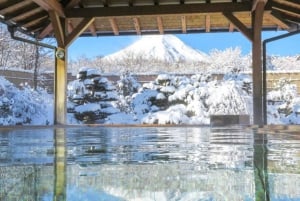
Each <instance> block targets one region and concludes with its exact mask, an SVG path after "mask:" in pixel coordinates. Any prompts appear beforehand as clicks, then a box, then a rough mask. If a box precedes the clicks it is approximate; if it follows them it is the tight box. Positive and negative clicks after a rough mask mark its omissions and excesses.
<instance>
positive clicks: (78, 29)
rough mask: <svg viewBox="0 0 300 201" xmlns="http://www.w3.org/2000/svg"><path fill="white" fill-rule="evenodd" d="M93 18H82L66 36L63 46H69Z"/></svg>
mask: <svg viewBox="0 0 300 201" xmlns="http://www.w3.org/2000/svg"><path fill="white" fill-rule="evenodd" d="M94 20H95V18H87V19H83V20H82V21H81V22H80V23H79V24H78V25H77V26H76V27H75V29H74V30H73V31H72V32H71V33H70V34H69V35H68V36H67V37H66V43H65V47H67V46H69V45H70V44H71V43H72V42H73V41H74V40H75V39H76V38H77V37H78V36H79V35H80V34H82V32H84V31H85V30H86V29H87V28H88V27H89V26H90V25H91V24H92V23H93V22H94Z"/></svg>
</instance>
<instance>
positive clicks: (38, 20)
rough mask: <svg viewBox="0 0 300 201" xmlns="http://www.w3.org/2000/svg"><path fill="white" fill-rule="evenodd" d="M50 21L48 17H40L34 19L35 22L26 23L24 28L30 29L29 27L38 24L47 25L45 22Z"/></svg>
mask: <svg viewBox="0 0 300 201" xmlns="http://www.w3.org/2000/svg"><path fill="white" fill-rule="evenodd" d="M48 21H49V20H48V17H47V16H43V17H40V18H36V19H34V20H32V21H30V22H28V23H26V24H23V25H22V27H26V28H29V27H31V26H34V25H37V24H45V22H48ZM20 26H21V25H20Z"/></svg>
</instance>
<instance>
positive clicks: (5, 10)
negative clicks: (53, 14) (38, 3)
mask: <svg viewBox="0 0 300 201" xmlns="http://www.w3.org/2000/svg"><path fill="white" fill-rule="evenodd" d="M30 4H32V1H31V0H25V1H21V2H18V3H15V4H13V5H10V6H8V7H3V8H1V9H0V13H1V14H2V15H5V14H6V13H10V12H15V11H16V10H18V9H21V8H23V7H25V6H28V5H30ZM31 6H32V5H31Z"/></svg>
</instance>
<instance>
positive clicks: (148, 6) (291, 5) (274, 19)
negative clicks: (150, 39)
mask: <svg viewBox="0 0 300 201" xmlns="http://www.w3.org/2000/svg"><path fill="white" fill-rule="evenodd" d="M255 1H258V0H253V1H252V0H0V21H1V22H3V23H5V24H7V25H8V26H10V27H12V28H15V29H16V30H18V31H21V32H23V33H25V34H27V35H30V36H32V37H35V38H39V39H42V38H45V37H52V36H53V34H54V33H53V30H54V28H53V27H55V20H53V18H56V17H57V18H59V19H65V20H63V21H64V23H65V25H66V27H67V29H68V31H69V33H71V32H72V30H73V29H76V27H78V26H80V27H81V28H82V27H84V26H85V25H86V27H84V31H83V32H82V33H80V34H81V35H80V36H110V35H134V34H137V35H140V34H167V33H196V32H232V31H242V30H250V29H251V26H252V20H251V16H252V15H251V14H252V8H253V6H254V4H255ZM264 1H267V0H264ZM53 12H54V13H55V14H53ZM299 23H300V1H299V0H268V1H267V4H266V5H265V12H264V18H263V29H264V30H288V31H292V30H295V29H298V28H299ZM243 33H247V32H243Z"/></svg>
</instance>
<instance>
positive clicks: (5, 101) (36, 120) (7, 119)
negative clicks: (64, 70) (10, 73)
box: [0, 77, 53, 126]
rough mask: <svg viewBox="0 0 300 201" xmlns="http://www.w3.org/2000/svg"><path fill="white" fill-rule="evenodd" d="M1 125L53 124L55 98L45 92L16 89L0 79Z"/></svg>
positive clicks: (26, 88)
mask: <svg viewBox="0 0 300 201" xmlns="http://www.w3.org/2000/svg"><path fill="white" fill-rule="evenodd" d="M0 114H1V115H0V125H2V126H6V125H49V124H53V97H52V96H51V95H49V94H47V92H46V91H45V90H42V89H39V90H38V91H34V90H32V89H31V88H30V87H28V86H25V87H24V88H23V89H21V90H20V89H18V88H16V87H15V86H14V85H13V84H12V83H11V82H9V81H7V80H6V79H4V78H3V77H0Z"/></svg>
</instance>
